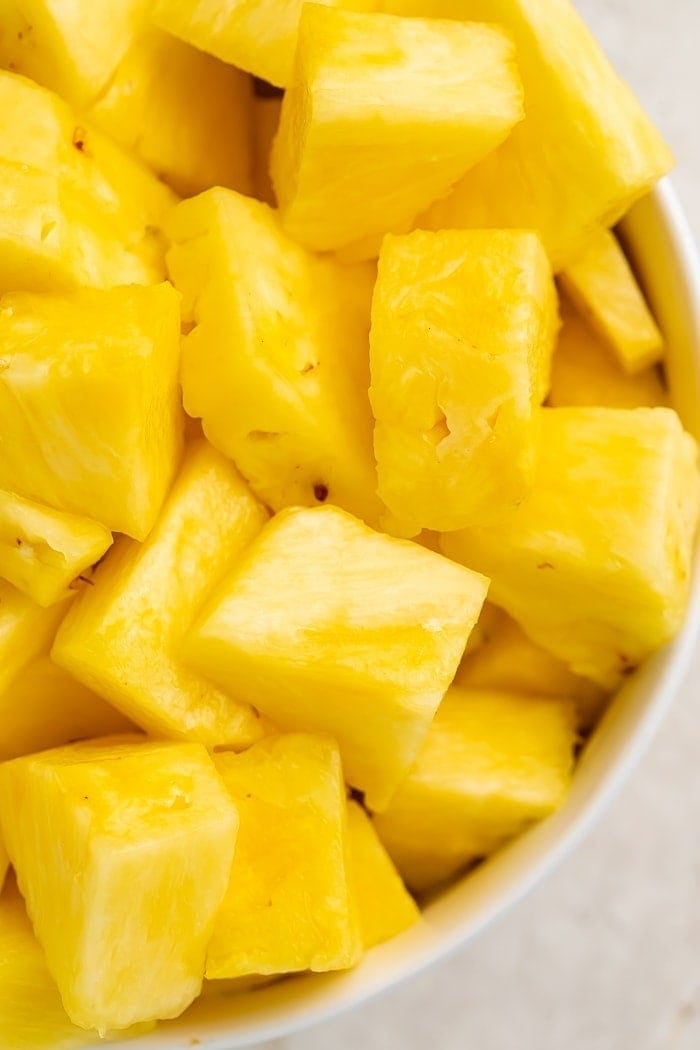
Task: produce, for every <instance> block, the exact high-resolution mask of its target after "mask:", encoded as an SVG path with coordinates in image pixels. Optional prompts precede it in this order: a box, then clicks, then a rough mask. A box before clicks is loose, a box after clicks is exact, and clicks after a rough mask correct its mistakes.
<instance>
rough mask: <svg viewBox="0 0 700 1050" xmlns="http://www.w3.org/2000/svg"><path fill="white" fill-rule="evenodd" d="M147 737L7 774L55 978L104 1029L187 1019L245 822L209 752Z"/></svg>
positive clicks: (10, 833)
mask: <svg viewBox="0 0 700 1050" xmlns="http://www.w3.org/2000/svg"><path fill="white" fill-rule="evenodd" d="M135 740H138V738H128V737H121V738H118V737H113V738H103V739H102V740H99V741H95V742H91V743H82V744H73V745H71V746H69V747H65V748H59V749H57V750H55V751H44V752H42V753H41V754H38V755H30V756H28V757H27V758H18V759H15V760H14V761H13V762H8V763H5V764H4V765H3V766H1V767H0V824H1V825H2V833H3V837H4V840H5V845H6V847H7V851H8V853H9V855H10V858H11V860H12V864H13V865H14V868H15V871H16V872H17V879H18V882H19V886H20V889H21V891H22V894H23V896H24V898H25V900H26V901H27V910H28V912H29V915H30V917H31V920H32V924H33V926H34V930H35V932H36V935H37V937H38V939H39V941H40V943H41V945H42V947H43V949H44V951H45V952H46V959H47V963H48V967H49V970H50V971H51V974H52V976H53V978H54V980H55V981H56V983H57V985H58V987H59V990H60V992H61V997H62V999H63V1004H64V1006H65V1008H66V1012H67V1013H68V1015H69V1017H70V1018H71V1020H72V1021H73V1022H74V1024H77V1025H79V1026H80V1027H83V1028H97V1029H98V1030H100V1031H105V1030H108V1029H112V1028H113V1029H121V1028H126V1027H128V1026H129V1025H131V1024H135V1023H137V1022H140V1021H150V1020H155V1019H157V1018H169V1017H176V1016H177V1015H178V1014H180V1013H181V1012H182V1010H184V1009H185V1008H186V1007H187V1006H188V1005H189V1004H190V1003H191V1002H192V1000H193V999H194V998H195V996H197V995H198V994H199V992H200V990H201V986H202V975H203V973H204V963H205V954H206V947H207V944H208V941H209V938H210V936H211V933H212V930H213V925H214V919H215V917H216V912H217V910H218V908H219V907H220V905H221V902H222V900H223V898H224V894H225V892H226V886H227V884H228V879H229V874H230V870H231V862H232V858H233V850H234V844H235V838H236V831H237V827H238V816H237V813H236V809H235V806H234V805H233V803H232V802H231V800H230V798H229V796H228V793H227V792H226V789H225V788H224V785H223V784H222V782H221V779H220V778H219V776H218V774H217V773H216V770H215V769H214V766H213V764H212V762H211V759H210V758H209V756H208V755H207V753H206V751H205V749H204V748H203V747H202V746H201V745H200V744H170V743H161V742H148V743H141V742H135ZM27 828H31V829H32V833H31V835H27V833H26V829H27ZM76 888H78V890H79V892H76Z"/></svg>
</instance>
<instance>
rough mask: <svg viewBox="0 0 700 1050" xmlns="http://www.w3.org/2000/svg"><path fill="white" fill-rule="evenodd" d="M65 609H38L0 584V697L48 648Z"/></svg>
mask: <svg viewBox="0 0 700 1050" xmlns="http://www.w3.org/2000/svg"><path fill="white" fill-rule="evenodd" d="M66 609H67V606H66V605H65V604H63V603H61V604H59V605H53V606H51V607H50V608H48V609H42V607H41V606H40V605H36V604H35V603H34V602H33V601H31V599H30V598H27V597H26V595H24V594H22V593H21V591H18V590H15V588H14V587H12V586H11V585H10V584H9V583H6V582H5V581H4V580H0V696H3V695H4V693H5V690H6V689H7V687H8V686H9V685H10V684H11V683H12V682H13V680H14V679H15V677H16V676H17V675H18V674H19V672H20V671H22V670H23V668H25V667H26V666H27V665H28V664H29V663H31V661H32V660H34V659H35V657H37V656H39V655H40V654H41V653H42V652H44V651H45V650H46V648H47V647H48V646H49V645H50V644H51V642H52V640H53V637H54V635H55V634H56V629H57V627H58V625H59V623H60V622H61V620H62V619H63V617H64V616H65V614H66Z"/></svg>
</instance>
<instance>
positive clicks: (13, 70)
mask: <svg viewBox="0 0 700 1050" xmlns="http://www.w3.org/2000/svg"><path fill="white" fill-rule="evenodd" d="M7 68H8V69H9V70H10V72H11V73H16V72H17V63H16V62H8V63H7Z"/></svg>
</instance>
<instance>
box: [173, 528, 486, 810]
mask: <svg viewBox="0 0 700 1050" xmlns="http://www.w3.org/2000/svg"><path fill="white" fill-rule="evenodd" d="M457 568H458V567H457V566H455V565H453V564H452V563H450V562H448V561H447V560H446V559H444V558H442V557H440V555H437V554H433V553H432V552H431V551H427V550H425V549H423V548H422V547H419V546H418V545H416V544H411V543H408V542H406V541H402V540H395V539H392V538H391V537H389V536H384V535H381V534H379V533H376V532H373V531H372V530H371V529H369V528H367V527H366V526H364V525H362V524H361V523H360V522H359V521H356V520H355V519H353V518H351V517H350V515H348V514H345V513H344V512H343V511H341V510H338V509H337V508H335V507H323V508H317V509H314V510H305V509H296V510H287V511H285V512H284V513H282V514H279V515H278V516H277V517H276V518H274V519H273V521H272V522H271V523H270V524H269V525H268V526H266V528H265V529H264V530H263V532H262V533H261V534H260V536H259V537H258V539H257V540H256V541H255V542H254V543H253V544H251V546H250V547H249V548H248V551H247V553H246V555H245V556H244V558H243V559H242V560H241V562H240V563H239V565H238V567H237V568H236V570H234V572H232V573H231V574H230V575H229V576H228V577H227V579H226V580H225V581H224V583H223V584H222V585H221V587H220V588H219V590H218V592H217V593H216V594H215V595H214V596H213V598H212V599H211V601H210V602H209V603H208V605H207V606H206V607H205V608H204V610H203V612H202V614H201V616H200V617H199V619H198V621H197V622H196V623H195V625H194V628H193V629H192V632H191V633H190V635H189V638H188V640H187V648H186V658H187V659H188V660H190V661H191V662H192V663H193V664H194V665H195V666H196V667H197V668H198V669H199V670H201V671H202V673H204V674H206V675H208V676H209V677H210V678H212V679H213V680H214V681H217V682H219V683H220V684H221V685H222V686H223V687H224V688H229V689H231V691H232V692H234V693H235V692H236V691H239V692H242V693H243V694H244V695H247V697H248V699H249V700H250V702H251V703H253V704H255V705H256V707H258V708H259V710H260V711H262V713H263V714H265V715H267V716H268V717H269V718H270V719H271V720H272V721H273V722H274V723H275V724H276V725H278V726H279V727H280V728H282V729H289V730H295V729H296V730H304V731H309V732H323V733H329V734H330V735H332V736H334V737H335V738H336V739H337V741H338V743H339V745H340V753H341V755H342V758H343V767H344V770H345V775H346V778H347V779H348V781H349V782H350V783H351V784H352V785H353V786H354V787H357V788H359V789H361V790H363V791H365V792H366V794H367V798H368V801H369V804H370V805H371V806H372V807H373V808H376V809H380V808H382V807H383V806H385V805H386V804H387V802H388V801H389V799H390V797H391V795H392V793H393V791H394V790H395V789H396V787H397V785H398V784H399V782H400V781H401V779H402V777H403V776H405V774H406V772H407V770H408V767H409V766H410V764H411V762H412V761H413V758H414V756H415V754H416V751H417V750H418V747H419V746H420V743H421V741H422V739H423V737H424V736H425V733H426V732H427V729H428V726H429V724H430V721H431V719H432V717H433V715H434V713H435V710H436V708H437V705H438V704H439V702H440V699H441V698H442V695H443V693H444V691H445V689H446V688H447V686H448V685H449V683H450V681H451V679H452V677H453V675H454V672H455V670H456V669H457V665H458V663H459V659H460V657H461V655H462V652H463V650H464V646H465V644H466V641H467V638H468V637H469V633H470V631H471V629H472V627H473V625H474V623H475V622H476V619H477V617H478V614H479V610H480V609H481V606H482V604H483V601H484V597H485V595H486V590H487V587H488V581H487V580H485V579H484V578H483V577H482V576H479V575H478V574H476V573H473V572H470V571H468V570H463V571H462V572H457V571H456V569H457Z"/></svg>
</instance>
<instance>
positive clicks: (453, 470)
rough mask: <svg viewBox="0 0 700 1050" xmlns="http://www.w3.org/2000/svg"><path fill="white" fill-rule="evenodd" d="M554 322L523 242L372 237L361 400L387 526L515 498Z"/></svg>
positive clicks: (490, 508)
mask: <svg viewBox="0 0 700 1050" xmlns="http://www.w3.org/2000/svg"><path fill="white" fill-rule="evenodd" d="M557 323H558V322H557V297H556V290H555V287H554V282H553V280H552V274H551V270H550V267H549V262H548V260H547V256H546V254H545V252H544V249H543V248H542V245H541V242H540V240H539V238H538V237H537V235H536V234H533V233H527V232H521V231H516V230H443V231H441V232H439V233H432V232H424V231H421V230H417V231H415V232H414V233H410V234H408V235H407V236H402V237H391V236H387V237H386V238H385V239H384V242H383V244H382V250H381V254H380V256H379V273H378V277H377V283H376V286H375V289H374V297H373V300H372V329H371V335H370V367H371V374H372V385H371V388H370V400H371V403H372V408H373V410H374V415H375V420H376V422H375V428H374V449H375V454H376V457H377V466H378V476H379V495H380V496H381V498H382V499H383V501H384V502H385V503H386V505H387V507H388V508H389V511H390V512H391V517H392V519H393V520H392V522H391V524H390V531H399V532H400V533H401V534H402V535H406V536H414V535H416V533H417V532H418V531H419V530H420V529H423V528H427V529H436V530H438V531H450V530H454V529H459V528H463V527H464V526H466V525H473V524H484V523H485V522H488V521H492V520H498V519H499V518H501V517H503V516H504V515H506V514H508V513H509V512H511V511H512V510H513V508H514V507H515V506H517V504H518V503H519V502H520V501H521V500H522V499H523V497H524V496H525V495H526V494H527V492H528V491H529V489H530V487H531V485H532V481H533V477H534V469H535V447H536V440H537V423H538V419H539V416H538V413H537V408H538V406H539V404H540V402H541V401H542V398H543V397H544V394H545V392H546V390H547V387H548V385H549V368H550V361H551V355H552V350H553V346H554V339H555V335H556V330H557Z"/></svg>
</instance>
